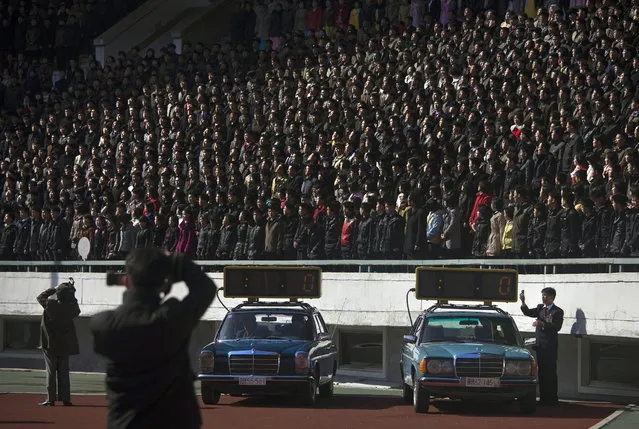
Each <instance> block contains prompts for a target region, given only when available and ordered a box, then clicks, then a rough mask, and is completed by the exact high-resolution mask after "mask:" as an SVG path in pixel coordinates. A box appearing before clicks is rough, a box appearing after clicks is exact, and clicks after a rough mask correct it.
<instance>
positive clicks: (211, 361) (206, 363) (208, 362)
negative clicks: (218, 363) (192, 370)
mask: <svg viewBox="0 0 639 429" xmlns="http://www.w3.org/2000/svg"><path fill="white" fill-rule="evenodd" d="M214 366H215V353H213V352H208V351H207V352H202V353H200V372H202V373H207V372H213V368H214Z"/></svg>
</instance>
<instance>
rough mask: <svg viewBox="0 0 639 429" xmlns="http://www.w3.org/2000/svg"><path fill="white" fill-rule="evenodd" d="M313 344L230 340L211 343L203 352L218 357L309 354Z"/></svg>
mask: <svg viewBox="0 0 639 429" xmlns="http://www.w3.org/2000/svg"><path fill="white" fill-rule="evenodd" d="M311 344H312V343H311V342H310V341H304V340H256V339H249V340H228V341H218V342H215V343H211V344H209V345H207V346H206V347H204V349H203V351H212V352H215V354H216V355H218V356H219V355H223V354H227V353H229V352H238V351H245V350H255V351H261V352H275V353H280V354H295V352H298V351H305V352H308V350H309V349H310V347H311Z"/></svg>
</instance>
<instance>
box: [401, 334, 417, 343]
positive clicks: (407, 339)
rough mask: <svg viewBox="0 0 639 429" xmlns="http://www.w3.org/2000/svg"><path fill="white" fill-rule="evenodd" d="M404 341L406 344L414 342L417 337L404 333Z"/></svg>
mask: <svg viewBox="0 0 639 429" xmlns="http://www.w3.org/2000/svg"><path fill="white" fill-rule="evenodd" d="M404 342H405V343H406V344H415V343H416V342H417V337H416V336H414V335H404Z"/></svg>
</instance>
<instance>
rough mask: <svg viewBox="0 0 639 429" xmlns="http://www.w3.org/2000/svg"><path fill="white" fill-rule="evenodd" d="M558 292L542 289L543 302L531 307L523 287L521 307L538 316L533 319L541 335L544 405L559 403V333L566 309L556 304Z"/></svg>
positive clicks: (538, 348)
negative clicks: (528, 304)
mask: <svg viewBox="0 0 639 429" xmlns="http://www.w3.org/2000/svg"><path fill="white" fill-rule="evenodd" d="M556 295H557V292H556V291H555V289H553V288H551V287H546V288H543V289H542V290H541V300H542V302H543V304H539V305H537V307H535V308H528V306H527V305H526V297H525V296H524V292H523V291H522V292H521V293H520V294H519V299H521V311H522V312H523V313H524V314H525V315H526V316H528V317H534V318H536V320H535V321H534V322H533V326H534V327H535V332H536V336H537V345H536V348H535V351H536V352H537V364H538V365H539V403H540V404H542V405H548V406H553V405H557V402H558V399H557V350H558V346H559V344H558V338H557V334H558V332H559V331H560V330H561V325H562V324H563V323H564V311H563V310H562V309H561V308H559V307H557V306H556V305H555V296H556Z"/></svg>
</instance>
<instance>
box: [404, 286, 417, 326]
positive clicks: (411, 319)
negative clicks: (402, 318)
mask: <svg viewBox="0 0 639 429" xmlns="http://www.w3.org/2000/svg"><path fill="white" fill-rule="evenodd" d="M411 292H415V288H414V287H413V288H410V289H408V292H406V309H407V310H408V320H410V326H413V316H411V315H410V306H409V305H408V294H409V293H411Z"/></svg>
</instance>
